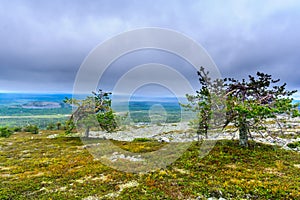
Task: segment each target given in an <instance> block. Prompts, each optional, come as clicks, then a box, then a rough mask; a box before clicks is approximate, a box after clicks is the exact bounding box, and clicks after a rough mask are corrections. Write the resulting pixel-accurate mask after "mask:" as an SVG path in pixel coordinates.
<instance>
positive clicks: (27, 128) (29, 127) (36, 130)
mask: <svg viewBox="0 0 300 200" xmlns="http://www.w3.org/2000/svg"><path fill="white" fill-rule="evenodd" d="M23 131H25V132H30V133H33V134H38V133H39V128H38V127H37V126H36V125H32V124H29V125H27V126H25V127H24V128H23Z"/></svg>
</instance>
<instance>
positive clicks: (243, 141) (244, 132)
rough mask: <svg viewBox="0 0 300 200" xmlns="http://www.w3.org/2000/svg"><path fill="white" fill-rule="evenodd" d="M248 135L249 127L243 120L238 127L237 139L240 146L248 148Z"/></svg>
mask: <svg viewBox="0 0 300 200" xmlns="http://www.w3.org/2000/svg"><path fill="white" fill-rule="evenodd" d="M248 133H249V127H248V124H247V122H246V121H245V120H243V121H241V122H240V127H239V137H240V145H241V146H243V147H248Z"/></svg>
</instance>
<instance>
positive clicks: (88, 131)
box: [85, 126, 90, 138]
mask: <svg viewBox="0 0 300 200" xmlns="http://www.w3.org/2000/svg"><path fill="white" fill-rule="evenodd" d="M89 136H90V127H89V126H88V127H86V129H85V137H86V138H88V137H89Z"/></svg>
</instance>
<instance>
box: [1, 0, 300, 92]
mask: <svg viewBox="0 0 300 200" xmlns="http://www.w3.org/2000/svg"><path fill="white" fill-rule="evenodd" d="M299 9H300V3H299V2H297V1H284V2H283V1H263V2H262V1H243V2H241V1H225V2H224V1H150V0H149V1H147V0H146V1H144V0H143V1H109V0H107V1H83V0H77V1H74V0H53V1H37V0H24V1H21V0H20V1H14V0H12V1H1V3H0V44H1V45H0V71H1V73H0V80H1V81H0V83H1V85H0V91H1V90H17V89H18V88H19V87H18V84H23V85H31V86H32V87H33V88H34V87H36V89H37V90H38V88H39V87H37V86H36V85H37V84H36V83H37V82H40V81H41V80H43V83H41V84H44V85H45V87H49V90H53V91H55V90H56V89H57V88H61V87H62V86H63V87H64V89H65V90H68V91H70V90H71V89H72V83H73V81H74V78H75V75H76V71H77V70H78V68H79V66H80V64H81V62H82V61H83V59H84V58H85V56H86V55H87V54H88V53H89V51H91V50H92V49H93V48H94V47H95V46H96V45H98V44H99V43H101V42H103V41H104V40H106V39H108V38H110V37H111V36H113V35H115V34H118V33H121V32H123V31H126V30H130V29H132V28H138V27H144V26H156V27H164V28H170V29H174V30H177V31H179V32H182V33H184V34H186V35H187V36H190V37H192V38H194V39H195V40H196V41H198V42H199V43H200V44H202V45H203V46H204V47H205V48H206V49H207V51H208V53H209V54H210V55H211V56H212V58H213V59H214V61H215V62H216V64H217V66H218V67H219V69H220V71H221V72H222V74H223V76H243V77H245V76H247V75H248V74H249V73H254V72H256V71H257V70H260V71H264V72H266V73H270V74H274V77H279V78H281V79H282V80H283V81H285V82H288V85H290V86H291V88H292V87H293V88H297V87H298V88H299V86H300V81H298V77H299V75H300V71H299V70H298V66H299V65H300V59H299V56H298V55H299V53H298V51H299V48H300V38H299V35H300V24H299V23H300V14H299ZM127 62H128V64H130V61H128V60H127ZM170 64H171V63H170ZM112 73H113V72H112ZM5 81H6V82H5ZM18 81H19V82H18Z"/></svg>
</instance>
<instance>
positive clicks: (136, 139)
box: [133, 138, 154, 142]
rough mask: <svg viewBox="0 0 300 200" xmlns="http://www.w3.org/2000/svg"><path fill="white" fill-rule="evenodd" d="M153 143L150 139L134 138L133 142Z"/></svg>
mask: <svg viewBox="0 0 300 200" xmlns="http://www.w3.org/2000/svg"><path fill="white" fill-rule="evenodd" d="M151 141H154V140H153V139H150V138H134V139H133V142H151Z"/></svg>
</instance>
